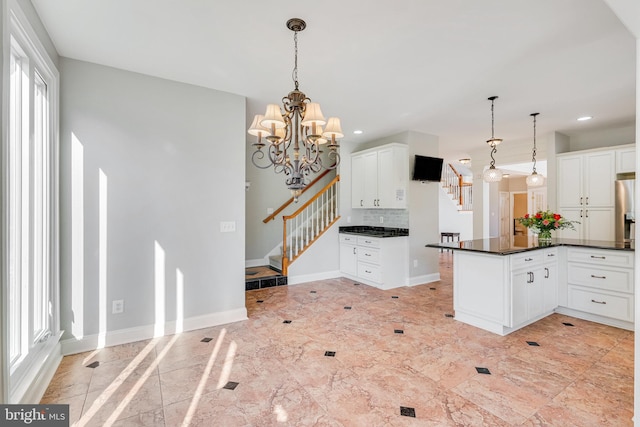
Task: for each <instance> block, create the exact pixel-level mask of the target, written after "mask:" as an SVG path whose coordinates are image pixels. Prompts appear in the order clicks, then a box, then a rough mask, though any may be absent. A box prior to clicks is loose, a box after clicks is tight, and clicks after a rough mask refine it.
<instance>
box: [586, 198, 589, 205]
mask: <svg viewBox="0 0 640 427" xmlns="http://www.w3.org/2000/svg"><path fill="white" fill-rule="evenodd" d="M586 204H587V205H588V204H589V197H587V203H586Z"/></svg>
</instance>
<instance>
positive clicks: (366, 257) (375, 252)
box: [358, 247, 380, 264]
mask: <svg viewBox="0 0 640 427" xmlns="http://www.w3.org/2000/svg"><path fill="white" fill-rule="evenodd" d="M358 261H364V262H369V263H372V264H380V250H379V249H374V248H367V247H362V248H360V250H359V251H358Z"/></svg>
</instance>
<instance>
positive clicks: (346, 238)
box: [339, 233, 358, 245]
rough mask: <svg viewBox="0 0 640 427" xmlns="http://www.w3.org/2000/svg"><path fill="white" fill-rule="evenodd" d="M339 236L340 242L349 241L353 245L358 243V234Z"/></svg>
mask: <svg viewBox="0 0 640 427" xmlns="http://www.w3.org/2000/svg"><path fill="white" fill-rule="evenodd" d="M339 236H340V243H350V244H352V245H355V244H356V243H358V236H354V235H353V234H344V233H342V234H339Z"/></svg>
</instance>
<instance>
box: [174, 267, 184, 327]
mask: <svg viewBox="0 0 640 427" xmlns="http://www.w3.org/2000/svg"><path fill="white" fill-rule="evenodd" d="M182 331H184V274H182V271H181V270H180V269H179V268H176V331H175V333H176V334H179V333H181V332H182Z"/></svg>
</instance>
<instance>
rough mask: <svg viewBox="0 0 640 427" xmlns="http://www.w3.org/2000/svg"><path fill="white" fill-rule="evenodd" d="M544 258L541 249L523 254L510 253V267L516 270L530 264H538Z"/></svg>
mask: <svg viewBox="0 0 640 427" xmlns="http://www.w3.org/2000/svg"><path fill="white" fill-rule="evenodd" d="M544 258H545V257H543V251H529V252H525V253H523V254H517V255H512V256H511V269H512V270H518V269H520V268H527V267H529V266H530V265H535V264H540V263H541V262H542V261H543V259H544Z"/></svg>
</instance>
